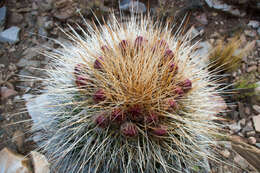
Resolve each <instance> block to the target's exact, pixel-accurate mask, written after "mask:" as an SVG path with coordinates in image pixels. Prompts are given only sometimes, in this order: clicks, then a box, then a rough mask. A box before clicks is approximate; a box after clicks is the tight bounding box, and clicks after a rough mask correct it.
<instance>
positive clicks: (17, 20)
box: [8, 12, 23, 25]
mask: <svg viewBox="0 0 260 173" xmlns="http://www.w3.org/2000/svg"><path fill="white" fill-rule="evenodd" d="M22 21H23V15H22V14H20V13H15V12H13V13H11V14H10V17H8V23H9V22H10V23H11V24H13V25H19V24H21V22H22Z"/></svg>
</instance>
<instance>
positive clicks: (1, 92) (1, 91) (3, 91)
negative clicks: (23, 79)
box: [0, 87, 17, 100]
mask: <svg viewBox="0 0 260 173" xmlns="http://www.w3.org/2000/svg"><path fill="white" fill-rule="evenodd" d="M16 94H17V91H15V90H13V89H9V88H7V87H1V88H0V96H1V99H2V100H4V99H7V98H9V97H11V96H15V95H16Z"/></svg>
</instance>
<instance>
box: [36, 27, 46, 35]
mask: <svg viewBox="0 0 260 173" xmlns="http://www.w3.org/2000/svg"><path fill="white" fill-rule="evenodd" d="M38 34H39V36H41V37H43V38H46V37H47V36H48V32H47V31H46V30H45V29H44V28H43V27H40V28H39V29H38Z"/></svg>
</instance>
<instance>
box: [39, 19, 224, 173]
mask: <svg viewBox="0 0 260 173" xmlns="http://www.w3.org/2000/svg"><path fill="white" fill-rule="evenodd" d="M111 19H112V22H110V23H107V24H105V25H103V26H100V28H98V27H96V26H94V27H92V26H90V25H89V24H86V25H87V31H88V32H85V31H84V30H83V29H82V32H83V33H84V36H83V37H82V36H79V35H78V34H77V33H76V32H75V31H74V30H73V32H74V33H73V34H71V33H66V34H67V35H68V36H69V38H70V39H71V41H72V44H71V45H70V46H64V45H62V46H63V49H62V51H54V52H48V53H46V54H47V56H50V57H51V58H53V60H54V63H53V66H52V67H53V68H52V69H51V70H49V71H48V78H47V80H46V83H45V84H46V87H47V93H46V94H47V95H48V97H49V103H45V104H44V105H45V106H50V105H51V107H52V108H48V109H46V110H45V111H46V112H44V113H45V114H48V115H50V116H51V117H52V120H53V121H51V122H50V121H49V120H48V121H46V122H45V123H43V125H44V126H45V129H48V130H47V132H48V133H47V134H48V135H46V136H45V137H46V138H47V142H44V145H43V150H44V151H45V153H46V155H47V156H48V157H49V159H50V160H52V161H53V170H57V169H58V170H59V172H75V173H77V172H82V171H86V172H130V173H131V172H183V170H186V171H190V170H192V169H193V167H194V165H196V166H200V167H205V163H204V162H203V160H204V158H211V157H214V156H212V154H211V152H210V150H209V148H210V146H211V145H212V144H214V140H213V139H214V138H213V137H212V135H211V134H214V133H216V130H217V128H218V125H217V124H216V123H214V122H213V120H214V119H216V117H215V116H214V115H216V114H217V113H218V112H219V110H216V109H215V108H216V107H217V106H219V103H216V102H214V101H212V100H214V98H215V97H216V94H217V93H219V92H220V91H218V90H216V87H217V85H216V84H214V81H213V78H214V76H213V75H210V74H209V73H208V72H207V70H206V67H205V68H201V67H200V66H198V64H199V63H200V62H198V61H197V59H198V58H197V57H196V54H195V53H194V50H193V46H192V45H191V44H190V40H189V37H188V35H185V36H178V34H175V35H174V36H172V33H171V29H172V28H169V27H168V26H165V27H164V28H161V27H160V25H158V24H154V23H153V22H152V21H151V20H150V19H149V17H148V18H145V17H142V19H141V20H140V21H137V19H136V18H135V17H131V18H130V19H129V21H128V22H127V23H125V24H119V23H118V21H117V20H116V19H115V16H112V18H111ZM53 105H54V106H55V105H56V108H55V109H58V110H59V111H53V110H50V109H53ZM46 126H47V127H48V128H46Z"/></svg>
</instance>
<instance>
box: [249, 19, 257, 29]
mask: <svg viewBox="0 0 260 173" xmlns="http://www.w3.org/2000/svg"><path fill="white" fill-rule="evenodd" d="M259 24H260V23H259V22H258V21H256V20H250V21H249V23H248V24H247V25H248V26H251V27H252V28H258V27H259Z"/></svg>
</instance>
